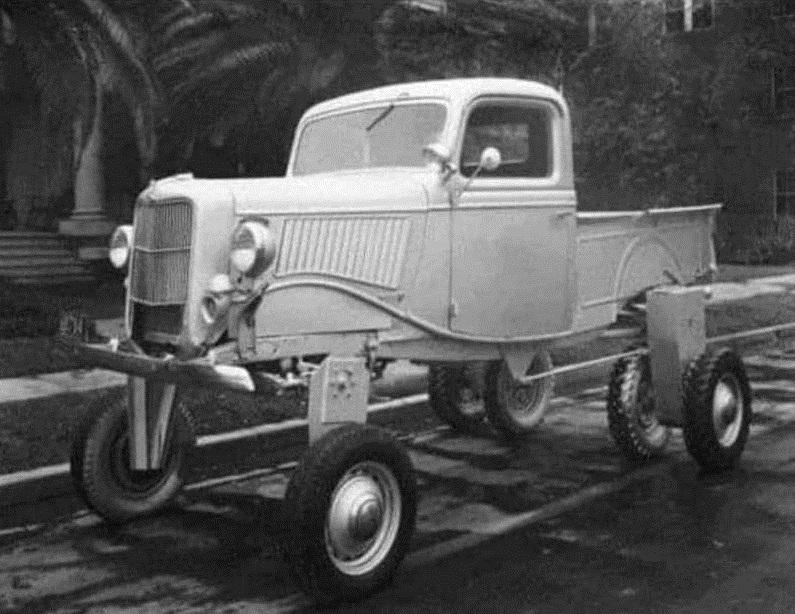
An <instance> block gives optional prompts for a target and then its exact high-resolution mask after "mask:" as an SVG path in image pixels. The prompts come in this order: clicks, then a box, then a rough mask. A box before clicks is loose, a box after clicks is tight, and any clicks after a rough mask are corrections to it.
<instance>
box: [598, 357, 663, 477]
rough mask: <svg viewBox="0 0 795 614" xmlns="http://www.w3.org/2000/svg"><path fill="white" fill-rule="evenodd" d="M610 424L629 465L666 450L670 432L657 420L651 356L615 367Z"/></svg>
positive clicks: (625, 360) (620, 362)
mask: <svg viewBox="0 0 795 614" xmlns="http://www.w3.org/2000/svg"><path fill="white" fill-rule="evenodd" d="M607 422H608V425H609V427H610V434H611V435H612V436H613V440H614V441H615V442H616V445H617V446H618V449H619V450H621V452H622V454H623V455H624V456H625V457H626V458H627V459H628V460H630V461H635V462H638V461H645V460H648V459H649V458H651V457H653V456H657V455H659V454H660V453H661V452H662V451H663V450H664V449H665V446H666V445H667V444H668V438H669V437H670V430H669V429H668V428H667V427H665V426H663V425H662V424H660V422H659V420H658V419H657V414H656V401H655V398H654V389H653V388H652V383H651V367H650V366H649V357H648V356H639V355H635V356H630V357H628V358H622V359H620V360H618V361H617V362H616V364H615V365H614V367H613V371H612V373H611V374H610V381H609V383H608V390H607Z"/></svg>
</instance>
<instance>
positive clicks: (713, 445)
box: [683, 349, 751, 471]
mask: <svg viewBox="0 0 795 614" xmlns="http://www.w3.org/2000/svg"><path fill="white" fill-rule="evenodd" d="M684 389H685V407H684V427H683V435H684V439H685V445H686V446H687V450H688V452H690V454H691V456H693V458H694V459H696V461H697V462H698V463H699V465H701V466H702V467H703V468H704V469H706V470H708V471H719V470H723V469H728V468H730V467H732V466H733V465H734V464H735V463H736V462H737V460H738V459H739V458H740V455H741V454H742V452H743V449H744V448H745V443H746V441H747V440H748V432H749V429H750V424H751V388H750V385H749V384H748V376H747V375H746V372H745V367H744V366H743V363H742V359H741V358H740V357H739V356H738V355H737V354H736V353H734V352H733V351H731V350H729V349H724V350H721V351H718V352H715V353H709V352H707V353H705V354H703V355H702V356H701V357H699V358H698V359H697V360H695V361H693V362H692V363H691V364H690V366H689V367H688V369H687V371H686V372H685V380H684Z"/></svg>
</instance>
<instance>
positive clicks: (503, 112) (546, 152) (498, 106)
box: [460, 103, 552, 178]
mask: <svg viewBox="0 0 795 614" xmlns="http://www.w3.org/2000/svg"><path fill="white" fill-rule="evenodd" d="M551 123H552V116H551V110H550V109H548V108H546V107H545V106H543V105H541V104H519V103H488V104H483V105H480V106H478V107H476V108H475V109H474V110H473V111H472V113H471V114H470V115H469V119H468V120H467V126H466V130H465V132H464V145H463V149H462V153H461V163H460V168H461V173H462V174H463V175H464V176H466V177H469V176H471V175H472V173H474V172H475V169H476V168H477V167H478V163H479V162H480V153H481V152H482V151H483V150H484V149H485V148H486V147H496V148H497V149H499V150H500V154H502V164H501V165H500V166H499V167H498V168H497V169H496V170H494V171H491V172H488V171H482V172H481V173H480V176H481V177H522V178H534V177H535V178H540V177H548V176H550V175H551V174H552V130H551V128H552V126H551Z"/></svg>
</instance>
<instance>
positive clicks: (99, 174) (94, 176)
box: [73, 80, 105, 216]
mask: <svg viewBox="0 0 795 614" xmlns="http://www.w3.org/2000/svg"><path fill="white" fill-rule="evenodd" d="M96 101H97V102H96V107H95V109H94V118H93V120H92V122H91V132H90V134H89V135H88V139H87V140H86V143H85V145H84V147H83V151H82V152H81V153H80V157H79V162H78V166H77V173H76V174H75V209H74V213H73V216H77V215H97V214H98V215H101V214H102V211H103V204H104V202H105V169H104V165H103V164H102V144H103V140H104V139H103V137H104V135H103V133H102V115H103V109H104V100H103V93H102V86H101V85H100V83H99V80H97V93H96Z"/></svg>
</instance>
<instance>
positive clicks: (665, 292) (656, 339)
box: [646, 287, 706, 426]
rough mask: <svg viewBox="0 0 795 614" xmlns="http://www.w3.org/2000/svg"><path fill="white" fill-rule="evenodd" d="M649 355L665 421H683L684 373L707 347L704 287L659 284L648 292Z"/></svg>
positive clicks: (659, 413)
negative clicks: (670, 286) (663, 285)
mask: <svg viewBox="0 0 795 614" xmlns="http://www.w3.org/2000/svg"><path fill="white" fill-rule="evenodd" d="M646 313H647V323H648V341H649V357H650V363H651V374H652V383H653V385H654V395H655V399H656V403H657V405H656V414H657V417H658V419H659V420H660V422H661V423H663V424H666V425H669V426H681V425H682V398H683V392H684V391H683V387H682V374H683V373H684V369H685V368H686V367H687V365H688V364H689V363H690V362H691V361H692V360H694V359H696V358H698V357H699V356H700V355H701V354H702V353H703V352H704V350H705V348H706V325H705V316H704V289H703V288H695V287H694V288H682V287H673V288H658V289H656V290H652V291H651V292H649V294H648V305H647V310H646Z"/></svg>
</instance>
